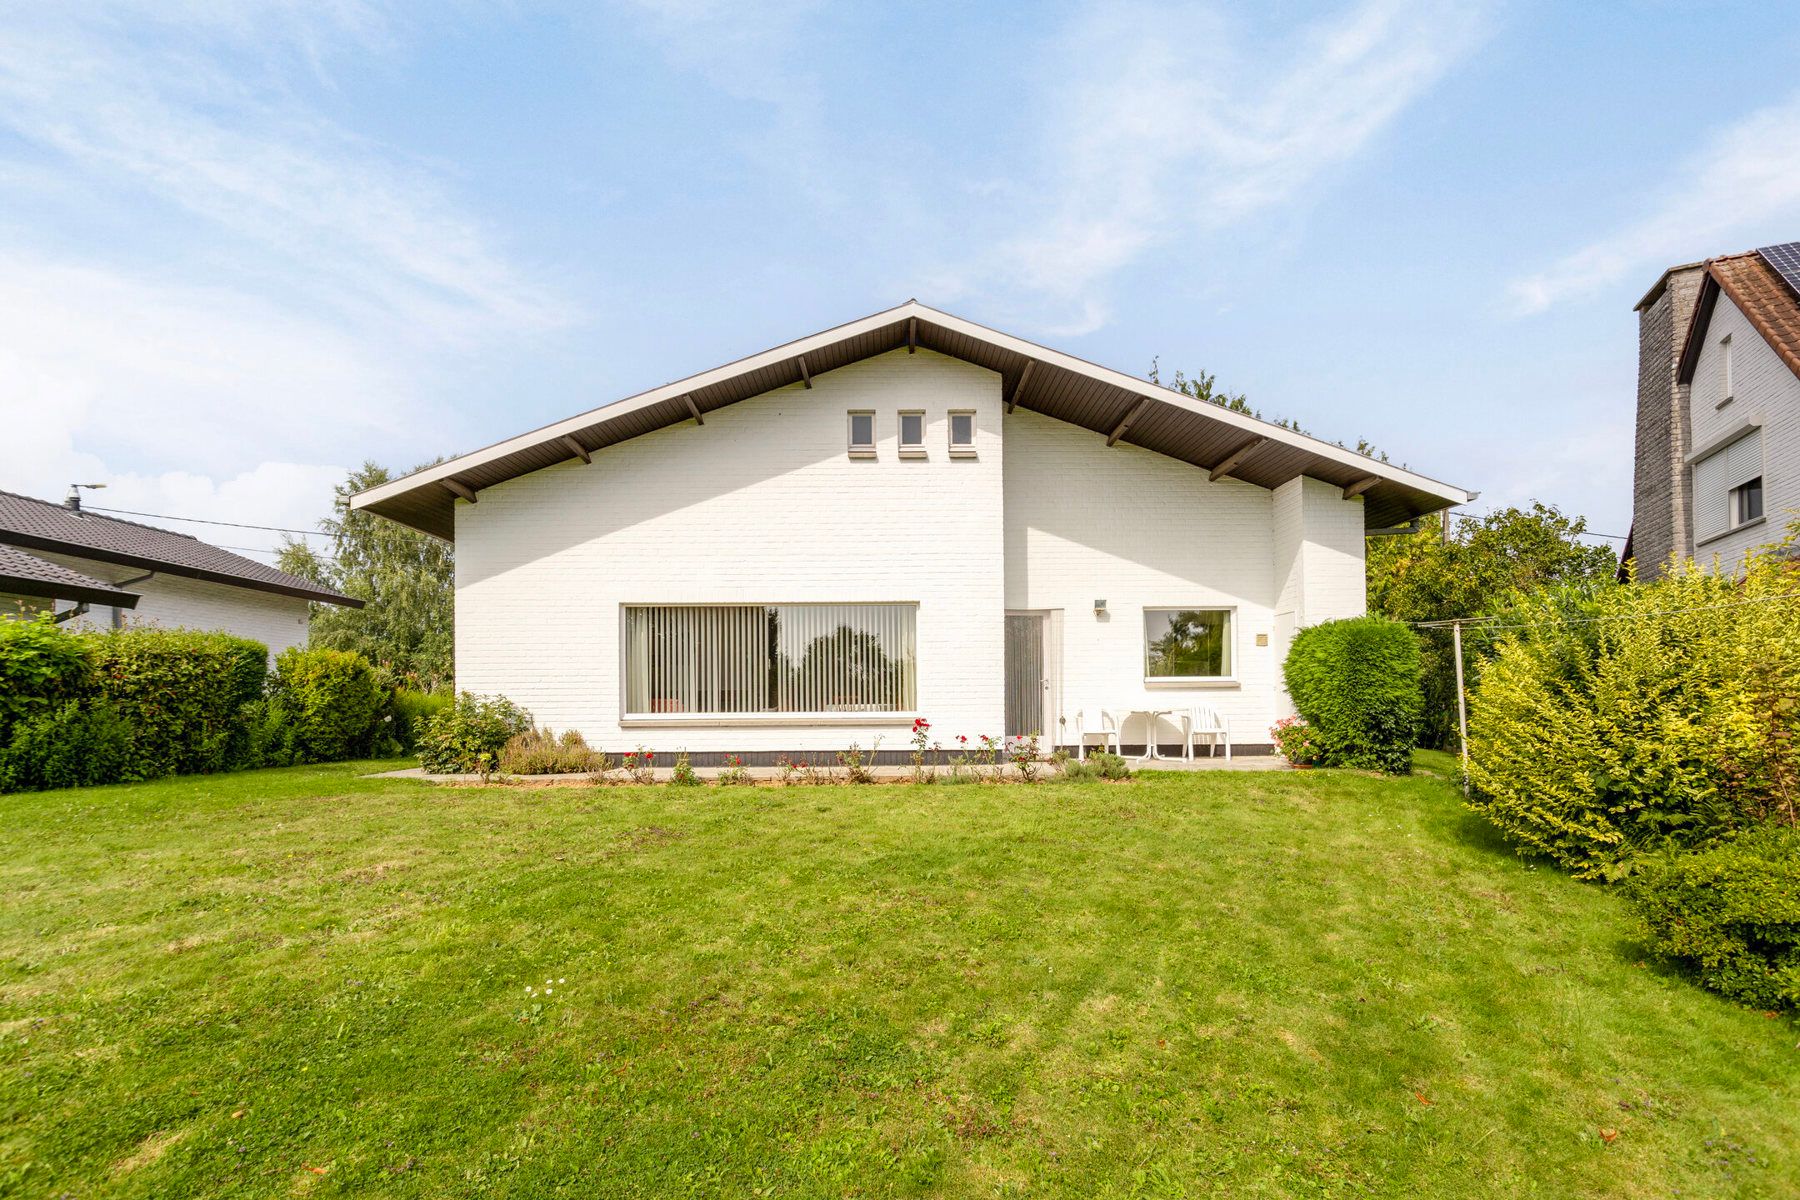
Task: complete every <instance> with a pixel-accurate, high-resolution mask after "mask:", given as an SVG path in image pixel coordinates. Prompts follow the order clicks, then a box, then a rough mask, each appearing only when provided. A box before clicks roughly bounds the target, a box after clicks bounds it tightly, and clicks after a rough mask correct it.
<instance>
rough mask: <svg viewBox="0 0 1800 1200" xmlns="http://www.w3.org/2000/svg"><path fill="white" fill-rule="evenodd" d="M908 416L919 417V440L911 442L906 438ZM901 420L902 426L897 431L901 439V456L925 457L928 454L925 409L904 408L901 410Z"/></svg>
mask: <svg viewBox="0 0 1800 1200" xmlns="http://www.w3.org/2000/svg"><path fill="white" fill-rule="evenodd" d="M908 417H917V418H918V419H919V440H918V441H916V442H909V441H907V440H906V419H907V418H908ZM899 420H900V428H899V430H898V431H897V436H898V437H899V439H900V457H901V458H924V457H925V455H926V450H925V429H926V426H927V422H926V420H925V410H924V409H921V408H903V409H901V410H900V413H899Z"/></svg>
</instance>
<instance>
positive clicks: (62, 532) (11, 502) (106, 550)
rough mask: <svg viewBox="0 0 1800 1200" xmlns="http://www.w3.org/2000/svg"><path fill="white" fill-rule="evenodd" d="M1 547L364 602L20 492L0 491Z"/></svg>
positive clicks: (204, 546) (176, 536) (184, 539)
mask: <svg viewBox="0 0 1800 1200" xmlns="http://www.w3.org/2000/svg"><path fill="white" fill-rule="evenodd" d="M0 543H4V544H7V545H11V546H15V547H20V548H23V549H26V550H50V551H55V552H58V553H62V554H72V555H75V556H76V557H78V558H91V559H94V560H95V561H97V562H107V563H117V564H118V565H120V566H123V567H137V568H139V569H140V570H145V571H156V572H158V573H159V574H163V575H179V576H183V577H185V578H188V579H201V580H205V581H206V582H208V583H223V584H228V585H230V586H232V587H241V588H249V589H250V590H251V591H257V592H273V593H274V594H276V595H278V596H297V597H299V598H300V599H302V600H317V601H321V602H322V603H325V604H341V605H346V606H348V607H350V608H361V607H362V606H363V602H362V601H361V600H357V599H354V598H352V597H350V596H345V595H342V594H340V593H338V592H333V591H329V590H327V589H325V588H322V587H319V586H317V585H315V584H313V583H310V582H308V581H307V580H304V579H301V578H300V577H299V576H298V575H290V574H288V573H287V572H286V571H278V570H276V569H275V568H274V567H271V566H269V565H267V564H266V563H259V562H252V561H251V560H250V559H247V558H244V557H242V556H240V555H236V554H233V553H232V552H231V551H229V550H223V549H220V548H219V547H218V546H213V545H209V544H208V543H206V542H203V541H201V540H200V539H199V538H196V537H191V536H189V535H188V534H185V533H175V532H173V531H171V530H168V529H158V528H156V527H155V526H152V525H139V524H138V523H137V522H136V521H121V520H119V519H118V518H117V517H106V516H101V515H100V514H99V513H96V512H88V511H85V510H80V509H72V508H68V507H65V506H64V505H61V504H52V503H51V502H50V501H48V500H37V499H34V498H33V497H31V496H21V495H19V494H18V493H16V492H5V491H0ZM107 603H108V604H111V603H114V601H111V600H109V601H107Z"/></svg>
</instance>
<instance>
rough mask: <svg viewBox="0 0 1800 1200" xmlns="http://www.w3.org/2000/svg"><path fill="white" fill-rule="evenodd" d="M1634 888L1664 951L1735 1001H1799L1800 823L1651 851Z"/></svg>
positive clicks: (1655, 943) (1649, 930) (1768, 1005)
mask: <svg viewBox="0 0 1800 1200" xmlns="http://www.w3.org/2000/svg"><path fill="white" fill-rule="evenodd" d="M1628 889H1629V895H1630V896H1631V899H1632V902H1633V903H1634V905H1635V906H1636V908H1637V913H1638V918H1639V920H1640V921H1641V922H1642V926H1643V929H1644V932H1645V933H1646V934H1647V935H1648V938H1649V942H1650V945H1651V947H1652V948H1653V949H1654V950H1655V951H1656V953H1657V954H1658V955H1660V956H1661V957H1663V958H1668V959H1672V960H1674V961H1676V962H1679V963H1682V964H1683V965H1685V966H1687V967H1689V968H1691V969H1692V970H1693V971H1694V972H1695V974H1696V975H1698V977H1699V980H1700V982H1701V984H1703V985H1704V986H1706V987H1708V988H1711V989H1712V990H1713V991H1715V992H1719V993H1720V994H1722V995H1725V996H1729V997H1731V998H1732V999H1734V1000H1738V1001H1741V1002H1743V1003H1745V1004H1753V1005H1755V1006H1757V1007H1758V1008H1764V1009H1783V1008H1800V831H1796V830H1793V829H1787V828H1780V827H1767V826H1765V827H1763V828H1760V829H1757V830H1754V831H1752V832H1750V833H1747V834H1745V835H1743V836H1742V837H1739V838H1736V839H1735V840H1733V841H1730V842H1726V843H1724V844H1723V845H1719V846H1715V847H1713V848H1711V849H1709V850H1703V851H1700V852H1698V853H1689V854H1681V853H1673V852H1671V853H1665V854H1657V855H1649V856H1646V857H1645V859H1644V860H1643V862H1642V863H1641V865H1640V869H1639V870H1638V872H1637V874H1636V875H1635V876H1634V877H1633V879H1632V880H1631V882H1630V884H1629V885H1628Z"/></svg>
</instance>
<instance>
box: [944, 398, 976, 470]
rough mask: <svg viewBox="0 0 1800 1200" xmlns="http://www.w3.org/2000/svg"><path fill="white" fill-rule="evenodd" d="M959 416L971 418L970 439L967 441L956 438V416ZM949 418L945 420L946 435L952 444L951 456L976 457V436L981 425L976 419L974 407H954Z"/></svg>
mask: <svg viewBox="0 0 1800 1200" xmlns="http://www.w3.org/2000/svg"><path fill="white" fill-rule="evenodd" d="M958 417H967V418H969V440H968V441H966V442H959V441H957V440H956V418H958ZM949 418H950V419H949V420H947V421H945V422H944V437H945V439H946V440H947V441H948V442H949V445H950V457H951V458H974V457H975V438H976V436H977V435H978V434H979V433H980V425H979V424H978V423H977V422H976V420H975V410H974V409H972V408H953V409H951V410H950V413H949Z"/></svg>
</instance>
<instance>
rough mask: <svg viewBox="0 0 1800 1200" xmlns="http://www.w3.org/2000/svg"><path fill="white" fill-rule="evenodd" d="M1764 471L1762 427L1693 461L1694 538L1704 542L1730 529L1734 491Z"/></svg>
mask: <svg viewBox="0 0 1800 1200" xmlns="http://www.w3.org/2000/svg"><path fill="white" fill-rule="evenodd" d="M1762 473H1763V459H1762V430H1760V429H1752V430H1751V431H1750V432H1749V433H1747V434H1745V435H1744V436H1743V437H1741V438H1739V439H1738V440H1737V441H1735V442H1733V443H1731V445H1729V446H1726V447H1725V448H1724V449H1723V450H1719V451H1716V452H1715V453H1712V454H1709V455H1707V456H1706V457H1705V458H1703V459H1701V460H1700V461H1699V462H1697V463H1695V464H1694V538H1695V540H1696V541H1705V540H1706V539H1707V538H1709V537H1713V536H1714V535H1716V534H1721V533H1724V532H1725V531H1726V530H1728V529H1730V528H1731V522H1732V516H1733V514H1732V511H1731V491H1732V489H1733V488H1737V487H1742V486H1743V485H1744V484H1746V483H1748V482H1750V481H1751V480H1752V479H1755V478H1756V477H1757V476H1758V475H1761V474H1762Z"/></svg>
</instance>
